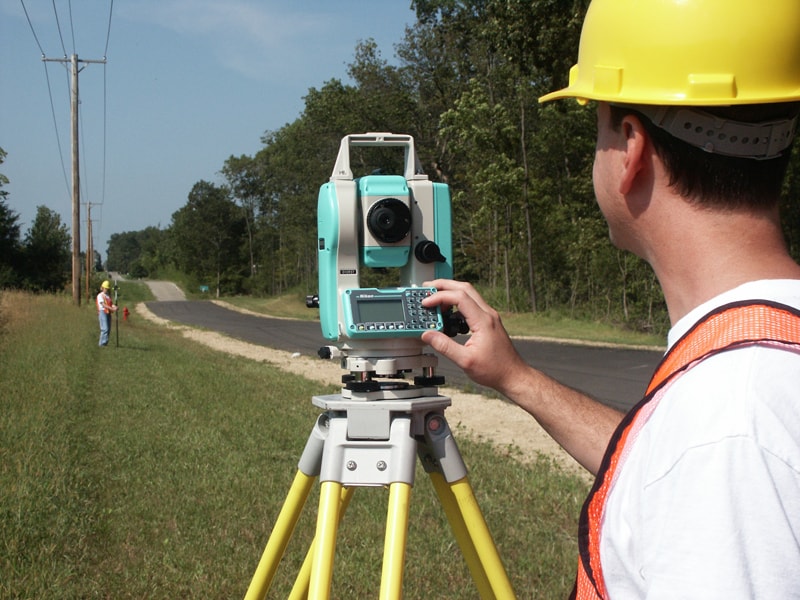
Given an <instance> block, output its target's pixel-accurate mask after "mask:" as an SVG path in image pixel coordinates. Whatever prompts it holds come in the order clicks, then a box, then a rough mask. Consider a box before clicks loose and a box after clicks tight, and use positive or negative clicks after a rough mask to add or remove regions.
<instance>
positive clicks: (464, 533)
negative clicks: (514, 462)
mask: <svg viewBox="0 0 800 600" xmlns="http://www.w3.org/2000/svg"><path fill="white" fill-rule="evenodd" d="M429 475H430V477H431V482H432V483H433V488H434V489H435V490H436V493H437V495H438V496H439V502H440V503H441V505H442V508H443V509H444V514H445V516H446V517H447V522H448V523H450V529H452V530H453V535H454V536H455V538H456V541H457V542H458V547H459V548H461V554H463V555H464V562H466V563H467V567H468V568H469V572H470V574H471V575H472V580H473V581H474V582H475V587H477V588H478V594H480V597H481V598H491V597H492V594H493V592H492V586H491V584H490V583H489V579H488V577H487V576H486V571H485V569H484V568H483V565H482V564H481V560H480V558H479V556H478V552H477V550H476V549H475V544H473V542H472V538H471V537H470V534H469V531H468V530H467V524H466V523H465V522H464V516H463V515H462V514H461V511H460V509H459V506H458V502H457V501H456V497H455V496H454V495H453V491H452V490H451V489H450V486H449V484H448V483H447V481H445V479H444V477H443V476H442V475H441V474H440V473H436V472H431V473H429Z"/></svg>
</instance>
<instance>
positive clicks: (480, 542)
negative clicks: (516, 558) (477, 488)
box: [449, 477, 516, 600]
mask: <svg viewBox="0 0 800 600" xmlns="http://www.w3.org/2000/svg"><path fill="white" fill-rule="evenodd" d="M449 486H450V489H451V490H452V492H453V496H454V497H455V499H456V502H457V503H458V508H459V510H460V512H461V516H462V518H463V520H464V524H465V525H466V528H467V531H468V533H469V537H470V539H471V540H472V544H473V546H474V547H475V551H476V552H477V554H478V560H479V561H480V564H481V565H482V567H483V570H484V571H485V572H486V577H487V579H488V580H489V585H490V586H491V588H492V596H490V597H493V598H502V599H504V600H505V599H507V598H516V595H515V594H514V589H513V588H512V587H511V582H510V581H509V580H508V575H507V574H506V570H505V567H503V562H502V561H501V560H500V555H499V554H498V552H497V546H495V545H494V540H493V539H492V534H491V533H490V532H489V528H488V527H487V525H486V521H485V520H484V518H483V513H481V509H480V507H479V506H478V501H477V500H476V499H475V494H474V493H473V491H472V486H471V485H470V483H469V479H468V478H466V477H464V478H463V479H459V480H458V481H454V482H452V483H450V484H449Z"/></svg>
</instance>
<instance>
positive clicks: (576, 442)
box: [422, 279, 623, 473]
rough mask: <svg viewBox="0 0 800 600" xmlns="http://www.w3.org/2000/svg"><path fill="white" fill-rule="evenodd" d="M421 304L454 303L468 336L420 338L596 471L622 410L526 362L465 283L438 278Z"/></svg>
mask: <svg viewBox="0 0 800 600" xmlns="http://www.w3.org/2000/svg"><path fill="white" fill-rule="evenodd" d="M425 285H431V286H433V287H436V288H437V289H438V290H439V291H438V292H437V293H436V294H433V295H432V296H430V297H429V298H428V299H426V301H425V302H424V305H425V306H435V305H440V306H443V307H445V308H446V307H449V306H457V307H458V310H459V312H460V313H461V314H462V315H463V316H464V318H465V319H466V320H467V324H468V325H469V327H470V331H471V336H470V338H469V339H468V340H467V341H466V343H465V344H463V345H462V344H459V343H457V342H456V341H454V340H452V339H450V338H449V337H447V336H446V335H444V334H443V333H439V332H436V331H426V332H425V333H424V334H423V335H422V339H423V341H424V342H426V343H427V344H430V346H431V347H432V348H433V349H434V350H436V351H437V352H439V353H440V354H442V355H444V356H446V357H447V358H449V359H450V360H452V361H453V362H454V363H456V365H458V366H459V367H460V368H462V369H463V370H464V372H465V373H466V374H467V375H468V376H469V377H470V379H472V380H473V381H475V382H476V383H478V384H480V385H485V386H487V387H491V388H493V389H495V390H497V391H498V392H500V393H501V394H503V395H504V396H506V397H507V398H508V399H510V400H511V401H512V402H514V403H515V404H517V405H519V406H520V407H521V408H523V409H524V410H526V411H527V412H528V413H530V414H531V415H532V416H533V417H534V418H535V419H536V420H537V421H538V422H539V424H540V425H541V426H542V427H543V428H544V429H545V431H547V432H548V433H549V434H550V435H551V436H552V437H553V439H554V440H556V441H557V442H558V443H559V444H560V445H561V446H562V447H563V448H564V449H565V450H566V451H567V452H569V454H570V455H572V457H573V458H575V460H577V461H578V462H579V463H580V464H581V465H583V466H584V467H585V468H586V469H588V470H589V471H590V472H592V473H596V472H597V469H598V468H599V467H600V462H601V460H602V458H603V454H604V453H605V450H606V446H607V445H608V440H609V439H610V437H611V434H612V433H613V432H614V430H615V429H616V427H617V425H618V424H619V422H620V421H621V419H622V417H623V414H622V413H620V412H618V411H616V410H614V409H612V408H609V407H607V406H605V405H603V404H601V403H600V402H597V401H596V400H593V399H592V398H590V397H588V396H586V395H585V394H582V393H580V392H577V391H575V390H573V389H571V388H569V387H567V386H565V385H562V384H560V383H558V382H557V381H556V380H554V379H552V378H551V377H548V376H547V375H545V374H544V373H542V372H541V371H537V370H536V369H534V368H532V367H530V366H529V365H527V364H526V363H525V361H524V360H523V359H522V357H521V356H520V355H519V353H518V352H517V351H516V349H515V348H514V346H513V344H512V342H511V339H510V338H509V336H508V333H507V332H506V330H505V328H504V327H503V324H502V322H501V320H500V315H499V314H498V313H497V311H496V310H494V309H493V308H492V307H490V306H489V305H488V304H487V303H486V301H485V300H484V299H483V298H482V297H481V296H480V294H478V292H477V291H476V290H475V288H473V287H472V285H470V284H468V283H463V282H457V281H450V280H445V279H439V280H436V281H433V282H428V283H426V284H425Z"/></svg>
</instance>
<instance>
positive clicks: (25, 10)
mask: <svg viewBox="0 0 800 600" xmlns="http://www.w3.org/2000/svg"><path fill="white" fill-rule="evenodd" d="M19 2H20V4H22V10H23V11H24V12H25V18H26V19H28V25H29V26H30V28H31V33H32V34H33V39H34V40H36V45H37V46H39V52H41V53H42V56H44V50H43V49H42V45H41V44H40V43H39V38H38V37H37V36H36V31H35V30H34V29H33V23H31V17H30V15H28V9H27V8H25V1H24V0H19ZM65 54H66V53H65Z"/></svg>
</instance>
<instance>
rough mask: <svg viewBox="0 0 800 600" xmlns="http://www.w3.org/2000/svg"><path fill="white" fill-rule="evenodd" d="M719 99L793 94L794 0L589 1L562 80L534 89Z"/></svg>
mask: <svg viewBox="0 0 800 600" xmlns="http://www.w3.org/2000/svg"><path fill="white" fill-rule="evenodd" d="M556 98H577V99H579V100H600V101H606V102H618V103H623V104H639V105H641V104H645V105H647V104H650V105H680V106H721V105H739V104H761V103H771V102H790V101H796V100H800V0H768V1H766V2H758V1H755V0H592V3H591V5H590V6H589V9H588V11H587V13H586V19H585V20H584V23H583V30H582V31H581V41H580V49H579V52H578V64H576V65H575V66H574V67H572V69H571V70H570V78H569V86H568V87H566V88H564V89H561V90H558V91H555V92H552V93H550V94H547V95H545V96H542V97H541V98H540V99H539V101H540V102H546V101H548V100H554V99H556Z"/></svg>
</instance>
